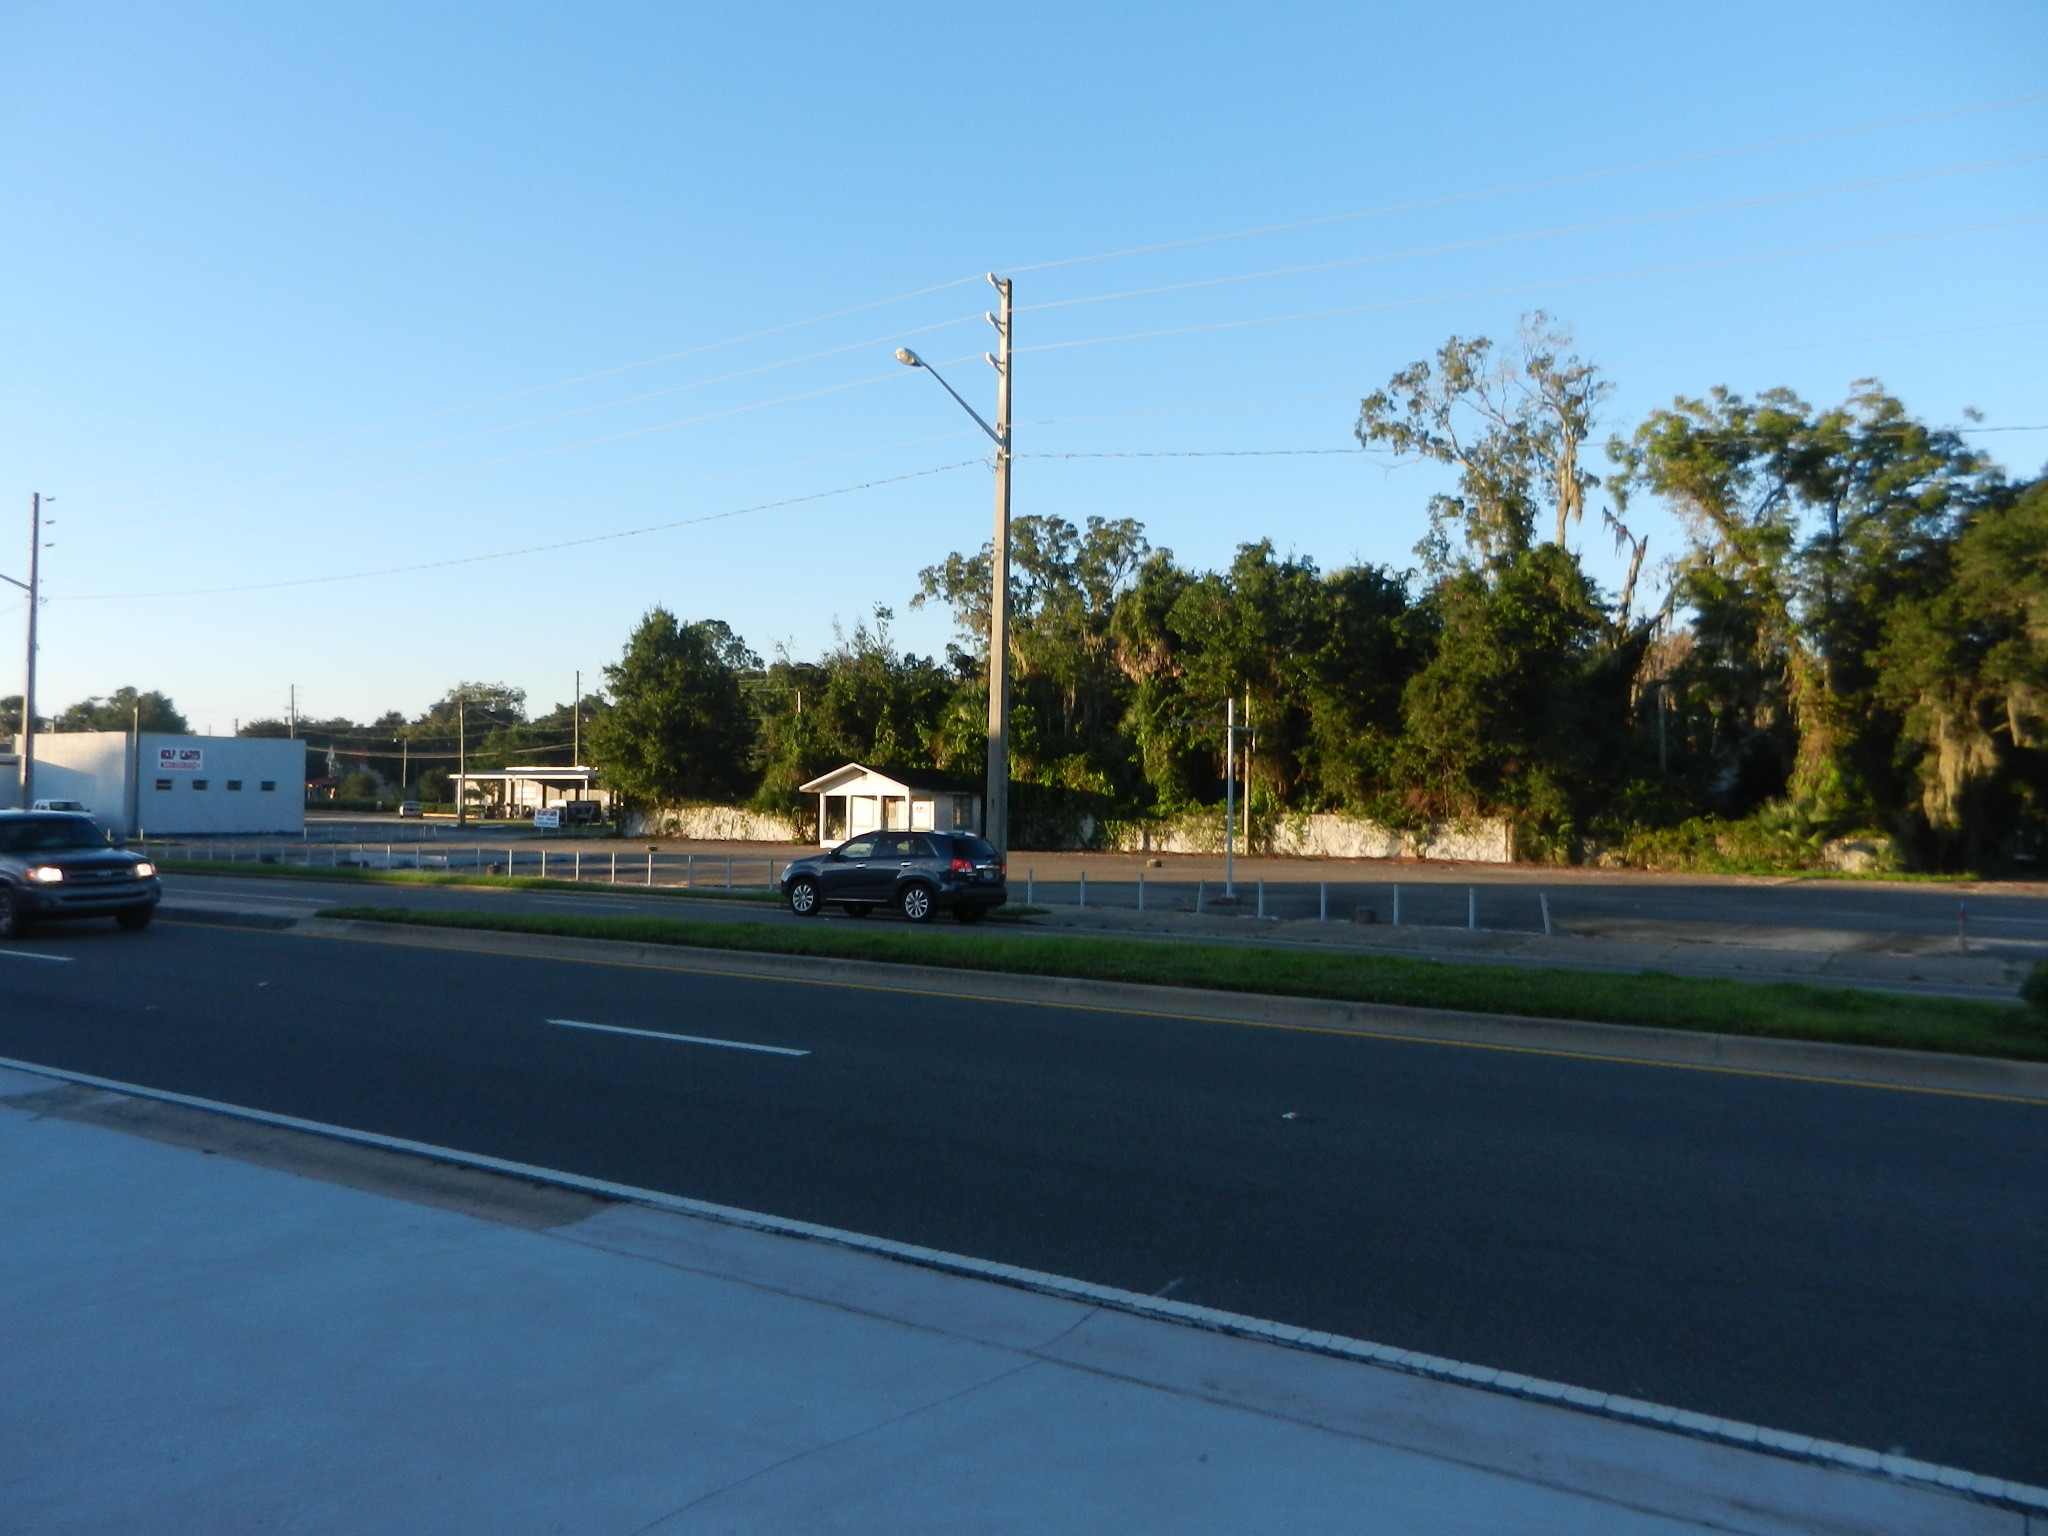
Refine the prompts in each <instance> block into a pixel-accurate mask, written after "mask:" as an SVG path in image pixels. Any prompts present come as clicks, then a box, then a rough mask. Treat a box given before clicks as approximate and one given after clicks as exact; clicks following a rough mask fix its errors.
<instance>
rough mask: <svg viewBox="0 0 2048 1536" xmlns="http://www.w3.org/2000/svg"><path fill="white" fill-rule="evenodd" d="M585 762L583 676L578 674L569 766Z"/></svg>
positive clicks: (570, 713)
mask: <svg viewBox="0 0 2048 1536" xmlns="http://www.w3.org/2000/svg"><path fill="white" fill-rule="evenodd" d="M582 762H583V674H582V673H581V672H578V673H577V674H576V702H575V703H574V704H573V705H571V706H570V709H569V766H570V767H571V768H574V767H577V766H579V765H580V764H581V763H582Z"/></svg>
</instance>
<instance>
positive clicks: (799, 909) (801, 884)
mask: <svg viewBox="0 0 2048 1536" xmlns="http://www.w3.org/2000/svg"><path fill="white" fill-rule="evenodd" d="M818 896H819V891H818V882H817V881H815V880H807V879H797V880H792V881H790V883H789V910H790V911H792V912H794V913H795V914H796V915H797V916H798V917H816V916H817V915H818V908H819V906H820V905H822V903H820V902H819V900H818Z"/></svg>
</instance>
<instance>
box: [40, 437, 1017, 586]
mask: <svg viewBox="0 0 2048 1536" xmlns="http://www.w3.org/2000/svg"><path fill="white" fill-rule="evenodd" d="M987 462H988V460H987V459H986V458H977V459H962V460H960V461H959V462H958V463H954V464H939V465H935V466H934V467H933V468H931V469H918V470H912V471H911V472H910V473H909V474H907V475H889V476H887V477H885V478H883V479H880V480H866V481H863V482H862V483H861V484H859V485H842V486H837V487H835V488H834V489H832V490H829V491H813V492H811V493H810V494H809V495H808V496H790V497H786V498H784V499H783V500H781V501H764V502H761V503H759V504H758V505H756V506H751V507H735V508H734V509H733V510H732V511H730V512H712V513H708V514H706V515H705V516H703V517H681V518H677V519H676V520H675V521H673V522H667V523H650V524H648V525H647V526H646V527H644V528H626V529H622V530H621V531H619V532H617V533H597V534H591V535H590V536H588V537H587V538H581V539H561V540H558V541H556V542H555V543H552V544H529V545H527V546H525V547H524V548H521V549H501V550H496V551H493V552H492V553H490V554H487V555H459V556H456V557H454V558H452V559H448V560H424V561H421V562H419V563H418V564H415V565H387V566H380V567H378V568H377V569H375V570H369V571H344V572H340V573H338V574H335V575H331V576H299V577H293V578H291V579H289V580H286V581H252V582H244V583H241V584H239V585H236V586H228V587H181V588H176V589H173V590H169V591H162V592H87V593H80V594H77V595H76V596H72V597H68V598H66V599H64V601H66V602H74V603H110V602H126V601H129V600H130V599H133V598H142V597H211V596H214V595H216V594H218V593H223V592H274V591H278V590H280V589H283V588H286V587H320V586H327V585H330V584H332V583H334V582H341V581H369V580H371V579H373V578H375V577H380V576H405V575H410V574H412V573H413V572H416V571H442V570H448V569H450V568H452V567H455V566H460V565H482V564H484V563H485V562H487V561H492V560H512V559H516V558H518V557H520V556H522V555H542V554H550V553H552V552H554V551H555V550H561V549H582V548H584V547H586V546H588V545H592V544H610V543H615V542H616V541H618V540H620V539H637V538H640V537H642V536H643V535H646V534H650V533H667V532H668V531H670V530H671V529H675V528H692V527H695V526H697V525H699V524H701V523H718V522H724V521H725V520H727V519H728V518H735V517H749V516H751V515H753V514H754V513H756V512H772V511H775V510H776V509H777V508H779V507H794V506H800V505H802V504H803V503H804V502H807V501H823V500H825V499H826V498H828V497H832V496H848V495H851V494H853V493H854V492H855V491H871V490H874V489H876V488H878V487H880V486H884V485H900V484H901V483H902V482H904V481H906V480H922V479H924V478H925V477H926V476H928V475H943V474H946V473H948V472H950V471H952V470H956V469H966V468H967V467H969V466H970V465H974V464H986V463H987Z"/></svg>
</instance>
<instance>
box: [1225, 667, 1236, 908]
mask: <svg viewBox="0 0 2048 1536" xmlns="http://www.w3.org/2000/svg"><path fill="white" fill-rule="evenodd" d="M1236 829H1237V695H1236V694H1234V693H1233V694H1232V695H1231V696H1230V697H1229V699H1228V700H1226V701H1225V703H1224V706H1223V895H1224V897H1225V898H1226V899H1228V898H1230V897H1233V896H1235V895H1236V894H1237V885H1236V878H1237V830H1236Z"/></svg>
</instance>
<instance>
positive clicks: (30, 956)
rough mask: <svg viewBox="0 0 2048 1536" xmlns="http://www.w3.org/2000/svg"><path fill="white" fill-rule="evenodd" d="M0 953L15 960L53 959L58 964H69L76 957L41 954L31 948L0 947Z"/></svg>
mask: <svg viewBox="0 0 2048 1536" xmlns="http://www.w3.org/2000/svg"><path fill="white" fill-rule="evenodd" d="M0 955H4V956H7V957H9V958H11V959H15V960H54V961H56V962H57V964H59V965H69V964H71V963H72V962H73V961H74V960H76V959H77V958H78V957H77V956H76V955H42V954H38V953H36V951H34V950H32V949H0Z"/></svg>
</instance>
